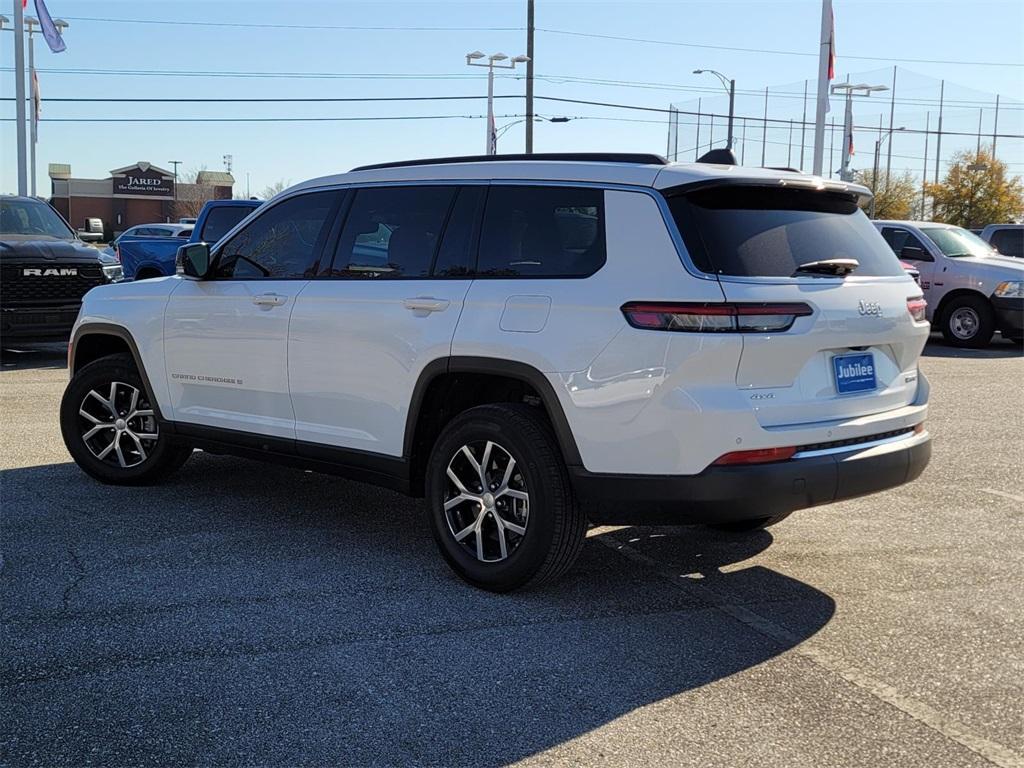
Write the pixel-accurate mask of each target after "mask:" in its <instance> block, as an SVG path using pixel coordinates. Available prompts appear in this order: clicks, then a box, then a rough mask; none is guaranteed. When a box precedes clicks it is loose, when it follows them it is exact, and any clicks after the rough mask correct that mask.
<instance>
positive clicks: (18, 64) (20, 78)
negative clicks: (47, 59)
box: [14, 0, 28, 195]
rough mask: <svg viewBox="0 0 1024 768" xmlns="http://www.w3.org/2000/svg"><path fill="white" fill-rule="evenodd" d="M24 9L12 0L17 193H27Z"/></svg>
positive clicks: (19, 3) (16, 1) (15, 0)
mask: <svg viewBox="0 0 1024 768" xmlns="http://www.w3.org/2000/svg"><path fill="white" fill-rule="evenodd" d="M24 33H25V11H24V9H23V8H22V7H21V0H14V101H15V102H16V103H15V124H16V126H17V128H16V133H17V137H18V194H19V195H26V194H28V168H27V165H28V163H27V160H26V158H25V34H24Z"/></svg>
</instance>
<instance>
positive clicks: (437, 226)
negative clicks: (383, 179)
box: [330, 186, 456, 280]
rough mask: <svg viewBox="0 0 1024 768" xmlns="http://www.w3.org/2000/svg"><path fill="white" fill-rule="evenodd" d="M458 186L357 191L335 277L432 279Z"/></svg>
mask: <svg viewBox="0 0 1024 768" xmlns="http://www.w3.org/2000/svg"><path fill="white" fill-rule="evenodd" d="M455 192H456V188H455V187H434V186H429V187H404V186H402V187H397V186H396V187H368V188H366V189H359V190H356V192H355V198H354V199H353V201H352V205H351V207H350V208H349V212H348V217H347V218H346V220H345V226H344V227H343V228H342V231H341V236H340V237H339V238H338V247H337V249H336V251H335V254H334V263H333V265H332V267H331V272H330V274H331V276H332V277H347V278H355V279H364V280H365V279H381V278H385V279H387V278H400V277H420V278H422V277H428V276H429V275H430V270H431V266H432V265H433V263H434V256H435V255H436V252H437V248H438V241H439V240H440V237H441V230H442V229H443V228H444V223H445V220H446V219H447V218H448V212H449V210H450V209H451V204H452V200H453V198H454V197H455Z"/></svg>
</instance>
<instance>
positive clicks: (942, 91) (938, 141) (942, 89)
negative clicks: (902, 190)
mask: <svg viewBox="0 0 1024 768" xmlns="http://www.w3.org/2000/svg"><path fill="white" fill-rule="evenodd" d="M945 95H946V81H945V80H943V81H942V84H941V85H940V86H939V127H938V133H936V134H935V183H936V184H938V183H939V158H941V157H942V100H943V97H944V96H945Z"/></svg>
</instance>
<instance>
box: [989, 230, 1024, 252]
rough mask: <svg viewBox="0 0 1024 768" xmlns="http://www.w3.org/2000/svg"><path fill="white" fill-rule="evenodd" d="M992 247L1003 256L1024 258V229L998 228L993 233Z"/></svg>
mask: <svg viewBox="0 0 1024 768" xmlns="http://www.w3.org/2000/svg"><path fill="white" fill-rule="evenodd" d="M992 247H993V248H995V249H996V250H997V251H999V252H1000V253H1001V254H1003V256H1014V257H1016V258H1018V259H1019V258H1024V229H997V230H996V231H995V232H993V233H992Z"/></svg>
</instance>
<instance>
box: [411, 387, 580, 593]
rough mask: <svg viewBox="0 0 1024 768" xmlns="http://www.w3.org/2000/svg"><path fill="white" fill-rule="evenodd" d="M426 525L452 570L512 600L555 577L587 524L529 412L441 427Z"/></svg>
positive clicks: (491, 412)
mask: <svg viewBox="0 0 1024 768" xmlns="http://www.w3.org/2000/svg"><path fill="white" fill-rule="evenodd" d="M426 494H427V503H428V505H429V506H428V516H429V521H430V527H431V530H432V532H433V534H434V538H435V540H436V541H437V545H438V548H439V549H440V550H441V554H442V555H443V556H444V559H445V560H446V561H447V562H448V564H449V565H450V566H451V568H452V569H453V570H454V571H455V572H456V573H457V574H458V575H459V576H460V577H462V578H463V579H465V580H466V581H468V582H469V583H470V584H473V585H474V586H477V587H481V588H482V589H487V590H490V591H492V592H511V591H512V590H514V589H519V588H521V587H532V586H537V585H539V584H543V583H545V582H548V581H552V580H554V579H556V578H557V577H558V576H560V575H561V574H563V573H564V572H565V571H566V570H568V569H569V567H570V566H571V565H572V564H573V562H574V561H575V560H576V558H577V556H578V555H579V553H580V550H581V549H582V547H583V540H584V536H585V533H586V518H585V516H584V515H583V514H582V512H581V511H580V510H579V508H578V506H577V504H576V499H575V498H574V497H573V493H572V487H571V485H570V483H569V477H568V474H567V472H566V469H565V464H564V462H563V461H562V456H561V452H560V451H559V448H558V444H557V442H556V440H555V437H554V435H553V434H552V432H551V429H550V427H549V426H548V424H547V423H546V421H545V420H544V419H543V417H542V416H541V414H539V413H538V412H537V410H536V409H535V408H532V407H530V406H525V405H484V406H480V407H477V408H472V409H470V410H468V411H466V412H465V413H462V414H461V415H459V416H457V417H456V418H455V419H453V420H452V422H451V423H450V424H449V425H448V426H447V427H445V429H444V431H443V432H442V433H441V436H440V437H439V438H438V440H437V443H436V444H435V445H434V449H433V451H432V453H431V456H430V461H429V463H428V466H427V477H426Z"/></svg>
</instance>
